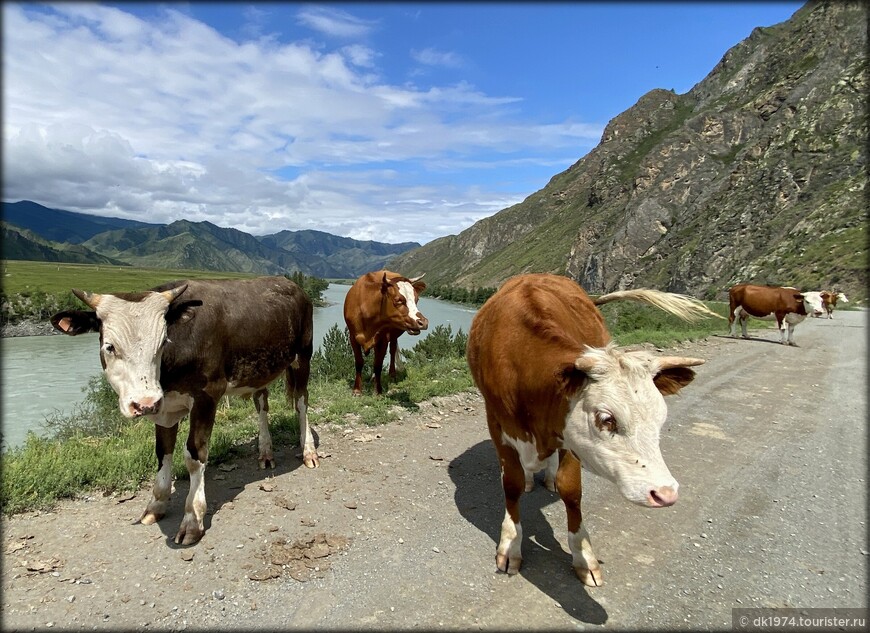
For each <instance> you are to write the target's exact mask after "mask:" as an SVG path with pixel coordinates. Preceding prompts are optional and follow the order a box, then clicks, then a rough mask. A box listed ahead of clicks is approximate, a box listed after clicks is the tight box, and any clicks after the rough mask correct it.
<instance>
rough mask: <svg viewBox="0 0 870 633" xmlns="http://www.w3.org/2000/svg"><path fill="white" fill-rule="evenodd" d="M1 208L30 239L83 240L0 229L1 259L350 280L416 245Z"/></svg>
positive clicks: (26, 206) (25, 206)
mask: <svg viewBox="0 0 870 633" xmlns="http://www.w3.org/2000/svg"><path fill="white" fill-rule="evenodd" d="M3 209H4V214H7V213H8V214H9V215H11V216H14V217H21V218H23V220H24V221H25V223H26V224H27V228H30V231H31V232H30V236H31V238H37V239H45V235H44V234H42V233H40V231H42V232H44V233H50V234H52V235H55V234H58V233H59V234H60V235H62V236H67V237H69V239H70V240H80V241H81V245H77V244H78V242H76V243H75V244H76V246H75V247H74V244H71V243H67V242H50V244H51V246H36V245H34V244H35V243H34V242H33V240H32V239H31V240H30V243H28V244H27V245H26V246H25V245H24V242H23V241H22V240H21V239H20V237H19V235H18V234H17V233H16V234H13V233H11V232H7V231H6V230H5V228H4V241H3V247H4V253H3V257H4V258H5V259H35V260H40V259H43V258H44V259H45V261H77V262H86V261H93V262H95V263H103V262H104V261H105V263H109V262H114V263H120V264H126V265H136V266H141V267H146V268H147V267H155V268H173V269H193V270H213V271H219V272H244V273H255V274H266V275H273V274H285V273H293V272H297V271H298V272H302V273H304V274H306V275H314V276H317V277H330V278H353V277H358V276H359V275H362V274H364V273H366V272H368V271H370V270H378V269H379V268H383V266H384V265H385V263H386V262H387V260H388V259H390V258H391V257H393V256H395V255H397V254H400V253H402V252H404V251H407V250H409V249H411V248H414V247H417V246H419V244H417V243H416V242H406V243H402V244H387V243H382V242H374V241H360V240H354V239H351V238H345V237H339V236H336V235H331V234H329V233H324V232H322V231H308V230H306V231H281V232H280V233H276V234H274V235H266V236H260V237H255V236H252V235H250V234H248V233H245V232H244V231H239V230H237V229H232V228H224V227H220V226H217V225H216V224H213V223H211V222H191V221H189V220H178V221H176V222H172V223H171V224H148V223H144V222H134V221H130V220H120V219H118V218H98V219H97V220H94V218H93V216H89V215H86V214H80V213H74V212H71V211H63V210H60V209H48V208H47V207H43V206H42V205H38V204H36V203H33V202H30V201H26V200H25V201H20V202H15V203H9V202H4V204H3ZM55 221H60V224H59V225H57V226H56V225H55V224H54V222H55ZM77 223H78V224H77ZM107 227H108V228H107ZM22 230H26V229H22ZM83 236H87V237H84V238H83ZM55 251H64V252H66V253H68V254H69V253H74V252H75V253H77V255H76V256H77V257H78V259H56V258H57V257H61V255H58V254H57V253H56V252H55ZM84 253H91V257H93V258H96V259H87V258H86V257H85V255H84ZM71 256H72V255H67V257H71ZM83 258H84V259H83Z"/></svg>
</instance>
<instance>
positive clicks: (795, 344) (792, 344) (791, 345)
mask: <svg viewBox="0 0 870 633" xmlns="http://www.w3.org/2000/svg"><path fill="white" fill-rule="evenodd" d="M789 346H790V347H800V346H799V345H798V344H797V343H792V342H791V341H789Z"/></svg>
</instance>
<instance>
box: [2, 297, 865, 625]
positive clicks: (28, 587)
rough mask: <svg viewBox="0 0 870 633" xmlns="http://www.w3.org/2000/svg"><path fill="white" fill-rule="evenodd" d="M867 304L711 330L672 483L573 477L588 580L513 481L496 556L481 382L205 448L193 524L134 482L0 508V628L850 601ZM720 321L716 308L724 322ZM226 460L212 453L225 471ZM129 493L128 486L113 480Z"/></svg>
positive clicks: (585, 616) (614, 618) (657, 616)
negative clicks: (153, 503) (240, 444)
mask: <svg viewBox="0 0 870 633" xmlns="http://www.w3.org/2000/svg"><path fill="white" fill-rule="evenodd" d="M866 326H867V312H865V311H838V312H836V313H835V315H834V319H833V320H826V319H825V320H823V319H808V320H807V321H805V322H804V323H803V324H801V325H799V326H798V327H797V330H796V333H795V339H796V341H797V343H798V344H799V345H800V347H787V346H783V345H780V344H778V342H776V341H778V334H777V332H776V331H775V330H773V329H770V330H756V331H753V332H752V333H753V337H754V338H753V339H752V340H748V341H747V340H741V339H731V338H727V337H725V336H722V337H716V336H714V337H710V338H708V339H707V340H705V341H701V342H698V343H692V344H686V345H684V346H681V347H679V348H676V349H675V350H669V351H676V352H678V353H681V354H685V355H694V356H699V357H701V358H705V359H706V360H707V363H706V364H705V365H702V366H701V367H698V368H697V369H698V376H697V378H696V379H695V381H694V382H693V383H692V384H691V385H690V386H689V387H687V388H686V389H684V390H683V392H682V393H681V394H679V395H677V396H672V397H670V398H669V399H668V405H669V410H670V414H669V418H668V422H667V423H666V426H665V428H664V430H663V438H662V451H663V454H664V456H665V459H666V460H667V462H668V465H669V467H670V469H671V472H672V473H673V474H674V475H675V477H676V478H677V479H678V480H679V482H680V500H679V502H678V503H677V504H676V505H675V506H673V507H671V508H665V509H661V510H647V509H644V508H640V507H637V506H634V505H631V504H629V503H628V502H627V501H624V500H623V499H622V498H621V496H620V495H619V493H618V491H617V490H616V488H615V487H614V486H613V485H611V484H610V483H608V482H606V481H604V480H602V479H599V478H597V477H595V476H594V475H592V474H589V473H585V475H584V498H583V504H584V518H585V521H586V525H587V527H588V529H589V532H590V534H591V538H592V543H593V545H594V546H595V551H596V553H597V555H598V557H599V559H600V560H601V561H602V562H603V572H604V579H605V585H604V586H603V587H599V588H593V589H589V588H585V587H584V586H583V585H582V584H581V583H580V582H579V581H578V580H577V579H576V578H575V576H574V573H573V570H572V569H571V557H570V554H569V553H568V551H569V550H568V546H567V540H566V527H565V514H564V509H563V507H562V504H561V502H560V501H559V500H558V497H557V496H556V495H555V494H554V493H551V492H549V491H547V490H546V489H545V488H544V487H543V486H537V487H536V488H535V490H533V491H532V492H531V493H528V494H526V495H524V496H523V500H522V512H523V528H524V532H525V541H524V545H523V550H524V551H523V553H524V561H523V567H522V569H521V571H520V574H519V575H517V576H513V577H508V576H506V575H504V574H499V573H496V570H495V545H496V540H497V538H498V533H499V529H500V524H501V519H502V516H503V512H504V510H503V505H502V493H501V488H500V484H499V474H498V465H497V462H496V459H495V454H494V450H493V448H492V446H491V442H490V441H489V437H488V434H487V431H486V423H485V419H484V412H483V403H482V400H481V399H480V397H479V395H477V394H476V393H468V394H462V395H460V396H456V397H449V398H444V399H439V400H437V401H433V402H429V403H425V404H423V405H421V406H420V409H419V411H417V412H415V413H413V414H410V415H407V416H405V418H404V419H403V420H401V421H399V422H396V423H392V424H390V425H387V426H384V427H378V428H362V427H351V428H347V427H338V426H327V427H322V428H318V429H316V430H317V431H318V432H319V434H320V451H321V452H322V454H323V455H324V457H322V459H321V467H320V468H319V469H317V470H314V471H311V470H307V469H305V468H304V467H301V462H300V460H299V459H298V458H297V457H296V456H295V455H296V449H295V448H285V449H284V450H280V447H279V450H276V459H277V461H278V468H277V469H276V470H274V471H271V473H270V475H271V476H264V475H263V474H262V472H261V471H259V470H258V469H257V463H256V458H255V453H254V452H253V442H252V444H251V454H250V456H249V457H248V458H244V459H240V460H238V461H237V462H235V463H232V464H228V465H222V466H223V468H218V467H210V468H209V471H208V475H207V482H208V483H207V496H208V499H209V514H208V516H207V519H206V527H207V532H206V535H205V537H204V539H203V540H202V541H201V542H200V543H199V544H197V545H195V546H193V547H179V546H176V545H175V544H174V543H173V542H172V539H173V537H174V535H175V531H176V529H177V528H178V524H179V522H180V520H181V513H182V506H183V500H184V496H185V495H186V493H187V486H188V482H187V481H179V482H177V487H178V489H177V490H176V492H175V494H174V495H173V500H172V504H171V507H170V511H169V514H168V515H167V516H166V517H165V518H164V519H163V520H162V521H161V522H160V523H159V524H156V525H150V526H143V525H138V524H135V523H134V522H135V521H136V520H137V519H138V517H139V515H140V514H141V512H142V509H143V507H144V505H145V503H146V501H147V498H148V495H149V492H148V491H147V490H142V491H140V492H139V493H138V494H137V495H135V496H132V495H131V496H128V497H119V496H114V497H93V498H86V499H81V500H76V501H68V502H63V503H61V504H59V505H58V506H57V508H56V509H55V510H54V511H52V512H39V513H27V514H23V515H18V516H14V517H12V518H11V519H9V518H4V519H3V524H2V527H3V569H2V576H3V585H2V587H3V594H2V626H3V629H4V630H12V629H18V630H33V629H45V628H47V627H54V628H64V629H67V628H71V629H78V628H83V629H103V630H140V629H160V630H170V629H171V630H175V629H185V628H187V629H204V628H210V629H212V628H215V627H221V628H223V629H230V630H243V629H251V630H253V629H258V630H263V629H265V630H280V629H290V628H294V629H310V630H313V629H361V630H378V631H380V630H390V629H392V630H396V629H413V628H419V629H425V630H432V629H438V628H444V629H463V630H465V629H490V630H493V629H494V630H504V629H515V628H523V629H527V630H544V629H546V630H578V629H599V628H608V629H617V630H638V629H665V630H680V629H683V630H697V629H730V628H731V609H732V608H737V607H798V608H810V607H843V608H846V607H862V608H866V607H867V598H866V595H867V567H868V564H867V563H868V552H867V547H868V546H867V540H866V537H867V529H866V520H867V482H866V476H867V415H866V414H867V396H866V387H867V327H866ZM723 331H724V328H723ZM230 469H231V470H230ZM130 497H133V498H130Z"/></svg>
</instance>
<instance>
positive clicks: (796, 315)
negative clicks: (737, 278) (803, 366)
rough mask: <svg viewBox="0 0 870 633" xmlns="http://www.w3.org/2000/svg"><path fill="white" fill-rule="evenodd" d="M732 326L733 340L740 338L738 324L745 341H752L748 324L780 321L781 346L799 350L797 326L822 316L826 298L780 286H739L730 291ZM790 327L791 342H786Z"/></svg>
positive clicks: (730, 319)
mask: <svg viewBox="0 0 870 633" xmlns="http://www.w3.org/2000/svg"><path fill="white" fill-rule="evenodd" d="M728 301H729V308H728V324H729V326H730V328H731V336H734V337H736V336H737V321H740V326H741V328H742V330H743V338H749V334H748V332H747V329H746V321H747V319H748V318H749V317H751V316H752V317H755V318H756V319H765V320H772V319H776V325H777V327H778V328H779V342H780V343H782V344H783V345H785V344H786V342H787V343H788V344H789V345H794V346H797V343H795V342H794V328H795V326H796V325H797V324H798V323H800V322H801V321H803V320H804V319H806V318H807V316H808V315H813V316H820V315H821V314H822V309H823V308H822V297H821V293H819V292H800V291H799V290H797V289H795V288H790V287H780V286H756V285H753V284H738V285H736V286H732V287H731V288H730V289H729V290H728ZM786 326H788V340H787V341H786Z"/></svg>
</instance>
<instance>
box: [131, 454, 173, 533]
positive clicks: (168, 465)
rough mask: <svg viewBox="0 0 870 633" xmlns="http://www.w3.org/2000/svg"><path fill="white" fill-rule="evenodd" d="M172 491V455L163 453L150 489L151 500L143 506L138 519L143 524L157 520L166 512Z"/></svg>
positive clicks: (149, 523)
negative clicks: (143, 510)
mask: <svg viewBox="0 0 870 633" xmlns="http://www.w3.org/2000/svg"><path fill="white" fill-rule="evenodd" d="M171 493H172V455H164V456H163V461H162V462H161V464H160V469H159V470H158V471H157V477H156V478H155V479H154V487H153V488H152V489H151V501H149V502H148V505H147V506H146V507H145V512H144V513H142V518H140V519H139V521H140V522H141V523H144V524H145V525H151V524H152V523H154V522H155V521H159V520H160V519H161V518H163V516H164V515H165V514H166V506H167V505H168V504H169V496H170V494H171Z"/></svg>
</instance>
